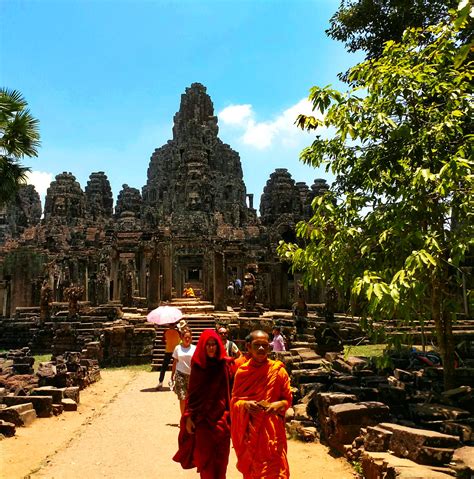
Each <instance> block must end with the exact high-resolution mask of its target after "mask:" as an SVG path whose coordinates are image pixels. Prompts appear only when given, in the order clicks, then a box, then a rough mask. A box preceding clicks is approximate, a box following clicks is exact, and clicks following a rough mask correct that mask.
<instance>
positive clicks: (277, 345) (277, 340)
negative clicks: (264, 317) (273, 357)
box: [270, 326, 286, 352]
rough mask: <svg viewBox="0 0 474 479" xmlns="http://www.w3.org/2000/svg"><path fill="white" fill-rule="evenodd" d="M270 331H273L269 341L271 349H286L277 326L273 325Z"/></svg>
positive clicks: (277, 350) (276, 350)
mask: <svg viewBox="0 0 474 479" xmlns="http://www.w3.org/2000/svg"><path fill="white" fill-rule="evenodd" d="M272 332H273V340H272V342H271V343H270V346H271V347H272V349H273V351H275V352H280V351H286V347H285V339H284V338H283V336H282V334H281V331H280V328H279V326H274V327H273V331H272Z"/></svg>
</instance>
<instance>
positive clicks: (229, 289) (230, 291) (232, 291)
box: [227, 281, 235, 296]
mask: <svg viewBox="0 0 474 479" xmlns="http://www.w3.org/2000/svg"><path fill="white" fill-rule="evenodd" d="M227 294H228V295H229V296H234V294H235V288H234V283H233V282H232V281H229V284H228V285H227Z"/></svg>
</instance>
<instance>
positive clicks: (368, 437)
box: [363, 426, 392, 452]
mask: <svg viewBox="0 0 474 479" xmlns="http://www.w3.org/2000/svg"><path fill="white" fill-rule="evenodd" d="M391 437H392V432H391V431H387V430H386V429H383V428H381V427H379V426H367V428H366V431H365V434H363V441H364V449H365V450H366V451H373V452H385V451H388V448H389V444H390V438H391Z"/></svg>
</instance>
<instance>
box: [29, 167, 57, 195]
mask: <svg viewBox="0 0 474 479" xmlns="http://www.w3.org/2000/svg"><path fill="white" fill-rule="evenodd" d="M27 177H28V180H27V183H28V184H29V185H33V186H34V187H35V189H36V191H37V192H38V194H39V195H40V196H41V197H43V196H45V195H46V190H47V189H48V188H49V185H50V184H51V182H52V181H53V179H54V175H53V174H52V173H48V172H46V171H31V172H29V173H28V174H27Z"/></svg>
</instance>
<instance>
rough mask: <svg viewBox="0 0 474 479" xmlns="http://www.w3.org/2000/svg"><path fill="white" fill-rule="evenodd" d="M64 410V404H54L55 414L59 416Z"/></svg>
mask: <svg viewBox="0 0 474 479" xmlns="http://www.w3.org/2000/svg"><path fill="white" fill-rule="evenodd" d="M63 412H64V406H63V405H62V404H53V414H54V415H55V416H59V415H60V414H62V413H63Z"/></svg>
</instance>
